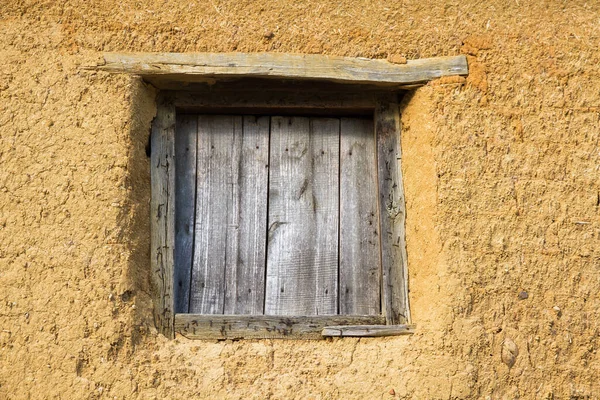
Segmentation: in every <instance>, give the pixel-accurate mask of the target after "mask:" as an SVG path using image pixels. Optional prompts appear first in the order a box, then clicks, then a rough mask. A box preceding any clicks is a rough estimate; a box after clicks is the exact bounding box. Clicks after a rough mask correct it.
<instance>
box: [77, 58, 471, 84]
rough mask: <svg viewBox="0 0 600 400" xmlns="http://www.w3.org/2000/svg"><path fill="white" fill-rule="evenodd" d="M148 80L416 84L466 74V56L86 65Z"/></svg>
mask: <svg viewBox="0 0 600 400" xmlns="http://www.w3.org/2000/svg"><path fill="white" fill-rule="evenodd" d="M86 68H91V69H99V70H103V71H108V72H116V73H129V74H135V75H140V76H142V77H144V78H147V79H151V78H154V77H163V78H164V77H166V78H170V79H176V80H180V81H199V80H200V81H201V80H211V79H217V78H238V77H247V76H252V77H262V78H287V79H311V80H327V81H334V82H344V83H352V84H364V83H373V84H378V85H391V86H395V87H401V86H402V85H407V84H410V85H414V84H419V83H425V82H427V81H429V80H432V79H435V78H439V77H442V76H448V75H466V74H467V73H468V66H467V59H466V57H465V56H463V55H460V56H451V57H436V58H426V59H419V60H408V62H407V63H406V64H393V63H389V62H387V61H386V60H373V59H367V58H350V57H336V56H326V55H316V54H283V53H137V54H130V53H105V54H104V63H100V64H99V65H95V66H91V67H86Z"/></svg>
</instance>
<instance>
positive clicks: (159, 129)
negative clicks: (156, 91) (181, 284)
mask: <svg viewBox="0 0 600 400" xmlns="http://www.w3.org/2000/svg"><path fill="white" fill-rule="evenodd" d="M151 148H152V154H151V156H150V182H151V190H152V198H151V201H150V216H151V234H150V246H151V260H150V266H151V281H152V286H153V290H154V293H155V294H154V296H153V300H154V321H155V324H156V327H157V329H158V331H159V332H161V333H163V334H164V335H165V336H167V337H173V335H174V332H173V321H174V314H175V313H174V296H173V263H174V254H173V253H174V249H175V191H174V188H175V160H174V153H175V107H174V106H173V103H172V100H171V99H169V98H165V97H162V96H161V97H159V98H158V99H157V110H156V118H154V121H153V123H152V134H151Z"/></svg>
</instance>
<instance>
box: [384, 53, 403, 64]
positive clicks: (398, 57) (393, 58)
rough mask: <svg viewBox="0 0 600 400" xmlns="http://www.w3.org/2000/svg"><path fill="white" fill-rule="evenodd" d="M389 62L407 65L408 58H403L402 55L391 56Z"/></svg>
mask: <svg viewBox="0 0 600 400" xmlns="http://www.w3.org/2000/svg"><path fill="white" fill-rule="evenodd" d="M387 60H388V62H391V63H392V64H406V57H404V56H401V55H400V54H390V55H389V56H388V58H387Z"/></svg>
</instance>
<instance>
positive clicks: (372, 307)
mask: <svg viewBox="0 0 600 400" xmlns="http://www.w3.org/2000/svg"><path fill="white" fill-rule="evenodd" d="M377 186H378V185H377V161H376V156H375V134H374V130H373V122H372V121H371V120H365V119H350V118H343V119H342V120H341V135H340V314H343V315H344V314H345V315H376V314H379V313H380V286H381V266H380V243H379V217H378V207H377V202H378V199H377Z"/></svg>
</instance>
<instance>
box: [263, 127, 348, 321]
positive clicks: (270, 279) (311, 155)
mask: <svg viewBox="0 0 600 400" xmlns="http://www.w3.org/2000/svg"><path fill="white" fill-rule="evenodd" d="M270 166H271V167H270V177H269V220H268V224H269V233H268V245H267V248H268V254H267V285H266V299H265V303H266V304H265V314H268V315H292V316H293V315H332V314H337V313H338V304H337V303H338V294H337V289H338V279H337V277H338V217H339V193H338V190H339V176H338V170H339V120H338V119H327V118H313V119H308V118H297V117H291V118H287V117H273V118H272V119H271V154H270Z"/></svg>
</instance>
